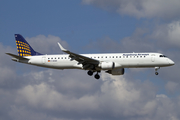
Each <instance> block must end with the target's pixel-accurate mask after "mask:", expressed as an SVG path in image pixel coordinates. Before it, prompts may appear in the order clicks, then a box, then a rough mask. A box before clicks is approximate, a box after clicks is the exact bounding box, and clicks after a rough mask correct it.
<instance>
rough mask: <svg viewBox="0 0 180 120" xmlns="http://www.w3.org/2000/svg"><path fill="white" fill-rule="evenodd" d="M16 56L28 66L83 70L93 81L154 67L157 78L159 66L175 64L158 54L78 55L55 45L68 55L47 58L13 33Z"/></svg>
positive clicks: (14, 57) (14, 56)
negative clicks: (128, 71)
mask: <svg viewBox="0 0 180 120" xmlns="http://www.w3.org/2000/svg"><path fill="white" fill-rule="evenodd" d="M15 40H16V45H17V52H18V55H15V54H12V53H6V54H7V55H10V56H12V57H13V58H12V60H13V61H16V62H20V63H25V64H29V65H35V66H40V67H46V68H53V69H82V70H87V71H88V72H87V74H88V75H89V76H92V75H93V74H94V73H95V75H94V77H95V78H96V79H99V78H100V75H99V73H100V72H101V71H105V72H106V73H109V74H111V75H123V74H124V73H125V68H155V74H156V75H158V70H159V69H160V67H167V66H172V65H174V62H173V61H172V60H171V59H169V58H168V57H166V56H165V55H163V54H161V53H134V52H133V53H103V54H77V53H74V52H71V51H69V50H67V49H65V48H64V47H63V46H62V45H61V44H60V43H58V45H59V47H60V49H61V50H62V51H63V52H65V53H67V54H57V55H47V54H41V53H39V52H36V51H35V50H34V49H33V48H32V47H31V46H30V45H29V43H28V42H27V41H26V40H25V39H24V38H23V36H22V35H20V34H15Z"/></svg>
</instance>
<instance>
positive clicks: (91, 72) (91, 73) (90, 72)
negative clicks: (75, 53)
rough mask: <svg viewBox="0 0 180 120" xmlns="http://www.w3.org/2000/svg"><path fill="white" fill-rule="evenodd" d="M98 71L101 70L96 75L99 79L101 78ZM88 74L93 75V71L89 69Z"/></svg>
mask: <svg viewBox="0 0 180 120" xmlns="http://www.w3.org/2000/svg"><path fill="white" fill-rule="evenodd" d="M98 72H99V71H97V73H96V74H95V75H94V78H96V79H99V78H100V76H99V74H98ZM87 74H88V75H89V76H92V75H93V71H91V70H89V71H88V72H87Z"/></svg>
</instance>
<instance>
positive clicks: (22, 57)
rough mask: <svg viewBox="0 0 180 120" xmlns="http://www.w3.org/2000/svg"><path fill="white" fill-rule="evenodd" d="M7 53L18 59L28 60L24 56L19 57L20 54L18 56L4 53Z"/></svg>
mask: <svg viewBox="0 0 180 120" xmlns="http://www.w3.org/2000/svg"><path fill="white" fill-rule="evenodd" d="M6 54H7V55H10V56H12V57H14V58H16V59H18V60H29V59H28V58H25V57H21V56H18V55H14V54H12V53H6Z"/></svg>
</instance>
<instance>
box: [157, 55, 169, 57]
mask: <svg viewBox="0 0 180 120" xmlns="http://www.w3.org/2000/svg"><path fill="white" fill-rule="evenodd" d="M159 57H167V56H165V55H159Z"/></svg>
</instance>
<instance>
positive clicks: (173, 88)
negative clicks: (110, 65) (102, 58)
mask: <svg viewBox="0 0 180 120" xmlns="http://www.w3.org/2000/svg"><path fill="white" fill-rule="evenodd" d="M179 6H180V2H179V1H178V0H174V1H164V0H158V1H152V0H144V1H141V0H137V1H134V0H29V1H27V0H1V1H0V51H1V52H0V57H1V61H0V96H1V97H0V119H1V120H6V119H9V120H24V119H29V120H32V119H34V120H36V119H38V120H46V119H47V120H49V119H56V120H60V119H67V120H79V119H88V120H91V119H97V120H104V119H118V120H119V119H124V120H141V119H154V120H159V119H164V120H165V119H167V120H170V119H171V120H178V119H180V116H179V111H180V109H179V108H180V104H179V103H180V99H179V98H180V93H179V91H180V89H179V88H180V81H179V78H180V77H179V67H180V63H179V61H180V57H179V53H180V49H179V48H180V39H179V38H180V20H179V19H180V16H179V11H180V7H179ZM17 33H18V34H21V35H23V36H24V37H25V38H26V39H27V41H28V42H29V43H31V46H32V47H33V48H36V50H38V51H40V52H44V53H60V49H59V48H58V45H57V42H62V43H63V44H64V45H66V47H68V48H69V49H71V50H73V51H74V52H77V53H92V52H93V53H97V52H160V53H163V54H165V55H167V56H168V57H170V58H171V59H172V60H173V61H175V65H174V66H172V67H168V68H161V69H160V70H159V75H158V76H155V75H154V68H152V69H125V70H126V71H125V75H124V76H115V77H114V76H111V75H108V74H105V73H104V72H102V73H101V79H100V80H99V81H96V80H94V78H93V77H89V76H88V75H87V74H86V71H80V70H63V71H60V70H51V69H42V68H39V67H34V66H29V65H24V64H19V63H16V62H13V61H11V58H10V57H9V56H7V55H5V54H4V53H5V52H13V53H17V52H16V45H15V39H14V34H17Z"/></svg>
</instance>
